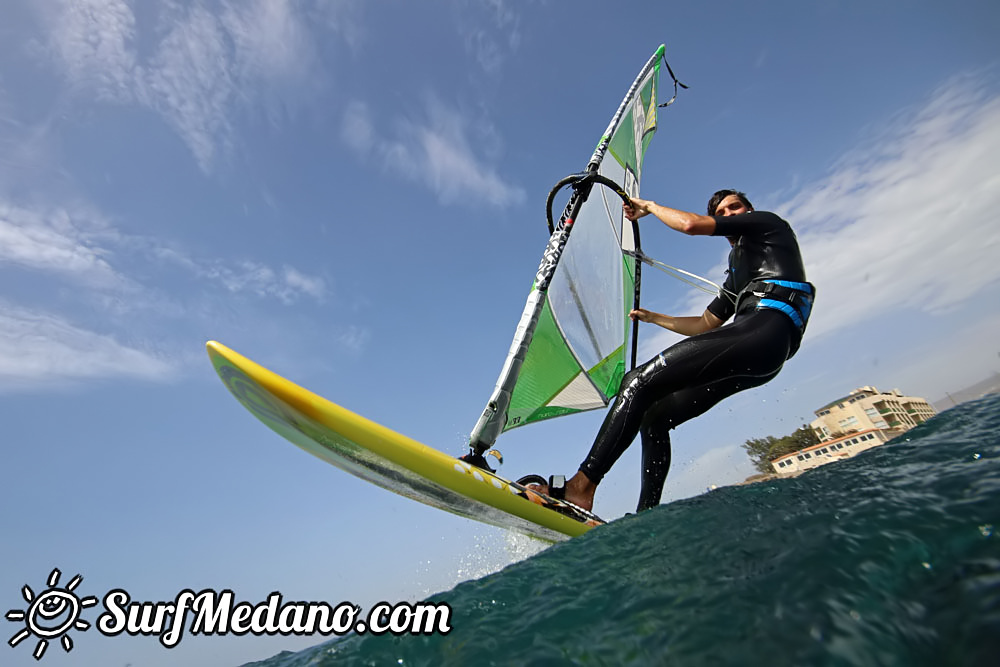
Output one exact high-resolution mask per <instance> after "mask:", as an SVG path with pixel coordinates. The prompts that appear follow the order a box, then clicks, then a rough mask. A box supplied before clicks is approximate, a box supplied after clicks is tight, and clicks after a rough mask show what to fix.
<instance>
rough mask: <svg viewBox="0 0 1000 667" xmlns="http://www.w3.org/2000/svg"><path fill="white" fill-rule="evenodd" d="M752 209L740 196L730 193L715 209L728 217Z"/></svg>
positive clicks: (717, 212)
mask: <svg viewBox="0 0 1000 667" xmlns="http://www.w3.org/2000/svg"><path fill="white" fill-rule="evenodd" d="M750 210H751V209H749V208H747V206H746V204H744V203H743V200H741V199H740V198H739V197H737V196H736V195H729V196H728V197H726V198H725V199H723V200H722V201H720V202H719V205H718V206H717V207H716V209H715V214H716V215H722V216H727V217H728V216H730V215H739V214H740V213H749V212H750Z"/></svg>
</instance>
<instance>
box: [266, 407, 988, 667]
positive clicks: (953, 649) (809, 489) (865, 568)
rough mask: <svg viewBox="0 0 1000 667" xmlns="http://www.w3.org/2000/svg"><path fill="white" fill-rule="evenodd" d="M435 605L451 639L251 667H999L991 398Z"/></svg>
mask: <svg viewBox="0 0 1000 667" xmlns="http://www.w3.org/2000/svg"><path fill="white" fill-rule="evenodd" d="M668 483H669V480H668ZM430 601H433V602H445V603H447V604H449V605H450V606H451V608H452V616H451V621H450V624H451V627H452V629H451V631H450V632H449V633H448V634H446V635H440V634H438V635H431V636H412V635H408V636H400V637H394V636H392V635H388V634H387V635H382V636H378V637H376V636H371V635H361V636H357V635H355V636H348V637H345V638H342V639H339V640H336V641H332V642H327V643H325V644H322V645H319V646H316V647H314V648H311V649H307V650H305V651H301V652H299V653H295V654H291V653H283V654H280V655H277V656H275V657H273V658H271V659H269V660H265V661H263V662H260V663H254V665H255V666H260V665H266V666H267V667H279V666H280V667H293V666H298V665H441V664H449V665H509V664H510V665H513V664H517V665H522V664H524V665H532V664H539V665H542V664H579V665H659V664H675V665H685V666H687V665H752V664H768V665H900V666H904V665H905V666H910V665H928V666H931V665H933V666H938V665H984V666H985V665H1000V396H996V395H994V396H988V397H986V398H983V399H980V400H977V401H973V402H969V403H965V404H963V405H960V406H958V407H956V408H953V409H951V410H948V411H946V412H943V413H941V414H940V415H938V416H936V417H935V418H933V419H932V420H930V421H928V422H927V423H926V424H923V425H921V426H919V427H918V428H916V429H913V430H911V431H909V432H907V433H905V434H903V435H901V436H898V437H897V438H895V439H894V440H892V441H890V442H889V443H887V444H885V445H883V446H880V447H876V448H874V449H871V450H869V451H867V452H863V453H862V454H860V455H858V456H856V457H854V458H852V459H849V460H845V461H842V462H839V463H835V464H830V465H827V466H823V467H820V468H816V469H814V470H811V471H808V472H806V473H804V474H802V475H801V476H799V477H796V478H791V479H776V480H772V481H767V482H760V483H757V484H751V485H747V486H735V487H726V488H721V489H718V490H715V491H712V492H710V493H706V494H704V495H701V496H698V497H695V498H690V499H687V500H683V501H678V502H674V503H671V504H669V505H663V506H660V507H658V508H656V509H654V510H651V511H648V512H644V513H642V514H640V515H637V516H629V517H625V518H623V519H620V520H618V521H615V522H613V523H611V524H609V525H607V526H604V527H601V528H599V529H596V530H594V531H591V532H590V533H588V534H587V535H585V536H583V537H580V538H577V539H574V540H571V541H568V542H564V543H561V544H557V545H555V546H553V547H551V548H549V549H546V550H545V551H543V552H541V553H539V554H537V555H535V556H532V557H530V558H528V559H526V560H524V561H522V562H519V563H516V564H514V565H511V566H509V567H507V568H505V569H503V570H502V571H500V572H497V573H495V574H491V575H489V576H486V577H483V578H481V579H479V580H476V581H468V582H465V583H462V584H460V585H458V586H456V587H455V588H454V589H452V590H450V591H447V592H444V593H440V594H438V595H434V596H432V597H431V598H430Z"/></svg>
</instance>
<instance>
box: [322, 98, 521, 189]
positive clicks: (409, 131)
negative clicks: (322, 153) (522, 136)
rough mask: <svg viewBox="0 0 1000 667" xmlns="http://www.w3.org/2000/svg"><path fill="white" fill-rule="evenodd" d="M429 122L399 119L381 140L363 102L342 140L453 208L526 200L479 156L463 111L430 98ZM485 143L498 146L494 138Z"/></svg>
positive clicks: (348, 114)
mask: <svg viewBox="0 0 1000 667" xmlns="http://www.w3.org/2000/svg"><path fill="white" fill-rule="evenodd" d="M424 111H425V118H423V119H421V120H414V119H412V118H402V117H401V118H397V119H396V121H395V123H394V127H395V131H394V133H393V136H392V137H387V136H383V135H380V134H379V133H378V132H377V131H376V126H375V123H374V122H373V120H372V115H373V112H372V110H371V108H370V107H369V106H368V105H366V104H364V103H362V102H358V101H354V102H352V103H350V104H348V106H347V108H346V111H345V114H344V118H343V120H342V124H341V136H342V138H343V140H344V141H345V142H346V143H347V144H348V145H349V146H350V147H351V148H353V149H354V150H355V151H357V152H358V153H359V154H360V155H362V157H371V158H373V159H375V160H377V161H378V162H379V163H380V165H381V167H382V168H383V169H384V170H386V171H394V172H396V173H397V174H399V175H400V176H403V177H405V178H407V179H409V180H412V181H416V182H419V183H423V184H424V185H426V186H427V187H429V188H430V189H431V190H432V191H433V192H434V193H435V194H436V195H437V196H438V199H439V200H440V201H441V202H442V203H445V204H451V203H455V202H459V201H464V200H466V199H469V198H471V199H474V202H472V203H474V204H477V205H478V204H480V203H482V202H484V201H485V202H486V203H488V204H491V205H493V206H499V207H503V206H507V205H510V204H517V203H520V202H522V201H523V200H524V191H523V190H522V189H521V188H518V187H516V186H513V185H509V184H507V183H506V182H504V181H503V179H501V178H500V176H499V175H498V174H497V173H496V171H495V169H494V168H492V167H491V166H489V165H488V164H486V162H485V161H484V160H482V159H480V158H478V157H477V156H476V152H475V150H474V149H473V146H474V145H476V142H475V139H476V137H473V136H471V135H472V133H473V130H474V128H473V127H472V124H471V123H470V122H469V120H468V118H467V117H466V116H464V115H463V114H462V113H461V112H460V111H459V110H457V109H451V108H448V107H446V106H445V105H444V104H443V103H442V102H440V101H439V100H437V99H435V98H433V97H428V98H427V99H426V103H425V105H424ZM483 139H484V140H487V141H494V140H495V137H494V136H493V135H492V134H489V133H487V134H485V135H484V136H483Z"/></svg>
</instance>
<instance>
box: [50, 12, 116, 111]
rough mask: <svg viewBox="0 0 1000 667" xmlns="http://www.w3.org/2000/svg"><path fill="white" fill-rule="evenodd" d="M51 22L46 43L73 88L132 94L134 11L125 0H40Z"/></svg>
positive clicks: (109, 97)
mask: <svg viewBox="0 0 1000 667" xmlns="http://www.w3.org/2000/svg"><path fill="white" fill-rule="evenodd" d="M39 9H40V10H41V11H43V12H44V13H46V14H47V18H48V22H49V25H50V34H49V40H48V48H49V50H50V53H51V55H52V57H53V60H54V61H55V63H56V64H57V65H58V66H59V67H60V68H61V70H62V72H63V74H64V75H65V77H66V78H67V79H68V81H69V82H70V83H71V84H72V85H73V86H74V87H76V88H77V89H90V90H92V91H93V92H94V93H96V94H97V96H98V97H99V98H102V99H106V100H114V101H130V100H132V99H133V94H134V86H135V70H136V56H135V37H136V33H135V30H136V26H135V15H134V14H133V12H132V7H131V3H129V2H127V0H59V1H55V2H48V3H40V6H39Z"/></svg>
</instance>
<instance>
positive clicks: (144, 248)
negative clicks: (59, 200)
mask: <svg viewBox="0 0 1000 667" xmlns="http://www.w3.org/2000/svg"><path fill="white" fill-rule="evenodd" d="M123 244H127V245H128V247H129V248H130V249H131V250H133V251H134V252H139V253H142V254H143V256H146V257H149V258H151V259H153V260H154V261H155V262H157V263H159V264H160V265H162V266H165V267H169V266H173V267H177V268H180V269H183V270H184V271H186V272H187V273H188V274H189V275H193V276H194V277H195V278H198V279H199V280H201V281H202V282H203V283H206V284H215V285H218V286H220V287H222V288H223V289H225V290H226V291H227V292H230V293H233V294H238V293H245V294H251V295H254V296H257V297H260V298H273V299H277V300H279V301H281V302H282V303H284V304H292V303H294V302H296V301H298V300H299V299H300V298H301V297H309V298H312V299H315V300H316V301H322V300H323V299H325V298H326V296H327V295H328V293H329V288H328V286H327V283H326V281H325V280H324V279H323V278H321V277H318V276H311V275H309V274H307V273H305V272H303V271H300V270H299V269H296V268H294V267H291V266H288V265H284V266H282V267H280V268H275V267H272V266H270V265H268V264H265V263H263V262H260V261H257V260H251V259H244V260H236V261H233V260H224V259H218V258H208V259H205V258H199V257H195V256H193V255H192V254H191V253H190V252H188V251H186V250H184V249H181V248H179V247H178V246H177V245H176V244H172V245H167V244H165V243H163V242H161V241H159V240H157V239H152V238H139V237H131V238H127V239H123Z"/></svg>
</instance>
